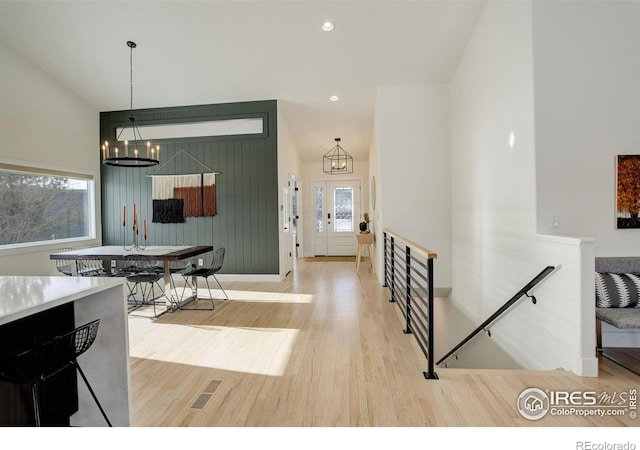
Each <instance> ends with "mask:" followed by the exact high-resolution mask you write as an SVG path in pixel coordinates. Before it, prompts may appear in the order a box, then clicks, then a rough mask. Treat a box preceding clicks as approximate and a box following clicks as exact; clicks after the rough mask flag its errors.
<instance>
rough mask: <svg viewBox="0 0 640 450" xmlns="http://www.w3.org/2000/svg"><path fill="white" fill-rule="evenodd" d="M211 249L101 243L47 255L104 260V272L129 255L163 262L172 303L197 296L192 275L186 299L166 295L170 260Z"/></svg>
mask: <svg viewBox="0 0 640 450" xmlns="http://www.w3.org/2000/svg"><path fill="white" fill-rule="evenodd" d="M211 251H213V247H212V246H210V245H158V246H147V247H145V248H138V249H130V250H128V249H125V248H124V247H123V246H121V245H103V246H100V247H89V248H82V249H78V250H70V251H64V252H54V253H51V254H50V255H49V257H50V259H52V260H56V259H63V260H73V259H80V258H83V257H92V258H96V259H100V260H102V261H104V263H103V266H104V269H105V271H106V272H109V271H111V261H116V260H123V259H125V258H127V257H128V256H129V255H142V256H146V257H147V258H149V260H151V261H162V262H163V269H164V270H163V278H164V292H165V295H166V296H167V298H168V299H169V300H170V302H171V303H172V304H174V305H175V304H176V301H178V302H185V301H187V302H188V301H190V300H194V299H195V298H196V297H197V290H198V285H197V279H196V278H195V277H193V280H192V283H191V286H192V287H193V291H192V296H191V297H190V298H188V299H186V300H183V299H179V300H176V299H175V298H173V296H169V295H167V293H168V292H171V266H170V263H171V261H182V260H185V259H191V258H193V257H194V256H198V255H202V254H204V253H207V252H211ZM71 266H72V274H73V275H76V274H77V272H75V271H76V270H77V269H76V265H75V264H72V265H71Z"/></svg>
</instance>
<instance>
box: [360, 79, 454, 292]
mask: <svg viewBox="0 0 640 450" xmlns="http://www.w3.org/2000/svg"><path fill="white" fill-rule="evenodd" d="M375 115H376V118H375V124H376V128H375V137H374V139H373V141H374V146H375V152H374V153H373V155H375V157H376V158H377V160H376V161H374V162H373V163H372V164H373V166H372V167H377V168H378V169H377V173H378V176H377V177H376V179H377V182H376V183H377V184H379V194H380V195H379V196H378V197H379V198H378V204H379V205H380V211H379V222H380V224H381V226H382V227H383V228H389V229H390V230H392V231H394V232H395V233H397V234H399V235H401V236H404V237H406V238H407V239H409V240H411V241H413V242H415V243H416V244H418V245H420V246H422V247H425V248H427V249H429V250H431V251H434V252H436V253H437V254H438V258H437V261H436V262H435V264H434V266H435V267H434V278H435V287H436V288H450V287H451V283H452V278H451V181H452V180H451V176H450V174H451V172H450V155H449V138H448V89H447V86H445V85H431V86H427V85H405V86H382V87H379V88H378V95H377V101H376V111H375ZM376 165H377V166H376ZM376 238H377V240H378V241H379V242H381V239H383V237H382V234H380V233H379V234H378V235H377V236H376ZM381 249H382V246H380V245H379V246H377V248H376V252H377V255H378V258H377V259H378V261H380V260H381V258H382V256H381V252H382V250H381ZM377 273H378V274H380V273H381V270H378V272H377Z"/></svg>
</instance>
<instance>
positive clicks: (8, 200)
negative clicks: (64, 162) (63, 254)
mask: <svg viewBox="0 0 640 450" xmlns="http://www.w3.org/2000/svg"><path fill="white" fill-rule="evenodd" d="M91 184H92V181H91V180H89V179H82V178H80V177H79V178H77V179H76V178H73V177H68V176H58V175H47V174H43V173H29V172H23V171H15V170H6V169H2V168H0V205H2V207H1V208H0V245H15V244H24V243H31V242H41V241H51V240H60V239H70V238H80V237H88V236H90V235H92V234H93V233H92V230H91V229H90V224H91V220H90V210H91V208H90V198H89V193H90V190H91Z"/></svg>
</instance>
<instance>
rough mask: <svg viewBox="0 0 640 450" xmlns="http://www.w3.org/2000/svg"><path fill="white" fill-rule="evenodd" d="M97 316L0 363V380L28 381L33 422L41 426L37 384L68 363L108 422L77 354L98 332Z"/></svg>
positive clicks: (108, 422) (83, 350) (52, 375)
mask: <svg viewBox="0 0 640 450" xmlns="http://www.w3.org/2000/svg"><path fill="white" fill-rule="evenodd" d="M98 325H100V319H96V320H94V321H92V322H89V323H87V324H85V325H82V326H80V327H78V328H76V329H75V330H73V331H70V332H68V333H65V334H63V335H61V336H58V337H56V338H54V339H52V340H50V341H48V342H45V343H43V344H40V345H37V346H35V347H33V348H31V349H28V350H26V351H23V352H21V353H18V354H17V355H14V356H12V357H10V358H8V359H7V360H5V361H4V362H3V363H2V365H1V366H0V380H2V381H6V382H10V383H16V384H30V385H31V401H32V406H33V414H34V419H35V425H36V426H37V427H40V426H42V418H41V411H40V410H41V404H40V402H41V398H40V388H41V385H42V383H44V382H45V381H47V380H48V379H50V378H52V377H54V376H56V375H57V374H59V373H61V372H62V371H64V370H65V369H67V368H68V367H72V366H73V367H75V368H76V369H77V371H78V373H80V375H81V377H82V380H83V381H84V383H85V385H86V386H87V388H88V389H89V392H90V393H91V396H92V397H93V400H94V401H95V402H96V405H98V408H99V409H100V412H101V413H102V417H104V420H105V421H106V422H107V424H108V425H109V426H111V422H110V421H109V418H108V417H107V414H106V413H105V412H104V409H103V408H102V405H101V404H100V401H99V400H98V397H97V396H96V394H95V392H94V391H93V388H92V387H91V385H90V384H89V380H87V377H86V375H85V374H84V371H83V370H82V368H81V367H80V364H78V360H77V358H78V356H80V355H82V354H83V353H84V352H86V351H87V350H88V349H89V347H91V345H92V344H93V342H94V341H95V339H96V336H97V334H98Z"/></svg>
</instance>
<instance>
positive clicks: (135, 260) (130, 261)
mask: <svg viewBox="0 0 640 450" xmlns="http://www.w3.org/2000/svg"><path fill="white" fill-rule="evenodd" d="M123 266H124V267H123V270H124V271H125V272H130V273H139V272H149V271H153V269H154V267H155V266H154V265H153V264H152V263H151V260H150V259H149V257H148V256H146V255H139V254H132V255H125V257H124V258H123Z"/></svg>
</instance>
